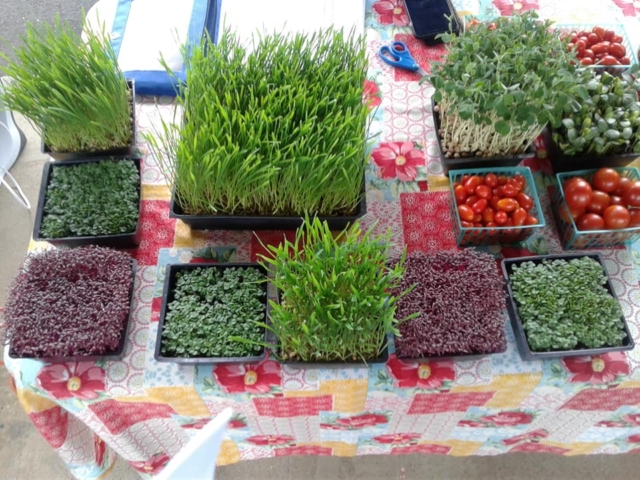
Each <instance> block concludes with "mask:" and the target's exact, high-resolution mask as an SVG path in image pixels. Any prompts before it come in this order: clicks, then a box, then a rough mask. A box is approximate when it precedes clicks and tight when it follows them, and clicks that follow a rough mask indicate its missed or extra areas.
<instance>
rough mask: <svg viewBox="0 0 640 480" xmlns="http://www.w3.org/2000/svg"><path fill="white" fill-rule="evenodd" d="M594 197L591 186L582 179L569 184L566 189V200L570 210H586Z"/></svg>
mask: <svg viewBox="0 0 640 480" xmlns="http://www.w3.org/2000/svg"><path fill="white" fill-rule="evenodd" d="M592 196H593V190H592V189H591V185H589V183H588V182H586V181H585V180H582V179H578V180H576V181H573V182H569V183H568V184H567V186H566V187H565V189H564V198H565V200H566V201H567V205H569V208H576V209H577V208H586V207H587V205H589V203H590V202H591V197H592Z"/></svg>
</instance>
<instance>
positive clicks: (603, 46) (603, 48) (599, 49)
mask: <svg viewBox="0 0 640 480" xmlns="http://www.w3.org/2000/svg"><path fill="white" fill-rule="evenodd" d="M609 48H610V44H609V43H608V42H600V43H596V44H595V45H591V51H592V52H593V53H594V54H596V55H598V54H600V53H609Z"/></svg>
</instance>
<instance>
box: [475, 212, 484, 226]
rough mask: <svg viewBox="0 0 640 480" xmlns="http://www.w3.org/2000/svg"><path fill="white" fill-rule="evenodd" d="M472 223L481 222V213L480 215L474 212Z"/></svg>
mask: <svg viewBox="0 0 640 480" xmlns="http://www.w3.org/2000/svg"><path fill="white" fill-rule="evenodd" d="M473 223H474V225H475V224H476V223H480V224H482V215H480V214H479V213H476V214H475V215H474V216H473Z"/></svg>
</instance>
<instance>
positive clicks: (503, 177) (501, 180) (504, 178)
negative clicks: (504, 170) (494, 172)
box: [498, 175, 509, 185]
mask: <svg viewBox="0 0 640 480" xmlns="http://www.w3.org/2000/svg"><path fill="white" fill-rule="evenodd" d="M508 180H509V179H508V178H507V176H506V175H500V176H498V185H506V183H507V181H508Z"/></svg>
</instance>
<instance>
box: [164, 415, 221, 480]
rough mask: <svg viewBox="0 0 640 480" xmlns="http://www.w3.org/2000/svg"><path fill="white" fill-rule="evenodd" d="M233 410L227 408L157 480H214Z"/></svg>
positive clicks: (193, 439)
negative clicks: (221, 447)
mask: <svg viewBox="0 0 640 480" xmlns="http://www.w3.org/2000/svg"><path fill="white" fill-rule="evenodd" d="M231 415H233V410H231V408H225V409H224V410H223V411H222V412H220V413H219V414H218V415H217V416H216V417H215V418H214V419H212V420H211V421H210V422H209V423H207V424H206V425H205V426H204V427H203V428H202V430H200V431H199V432H198V433H197V434H196V435H195V436H194V437H193V438H192V439H191V440H189V443H187V446H186V447H184V448H183V449H182V450H180V451H179V452H178V454H177V455H176V456H174V457H173V458H172V459H171V460H170V461H169V463H168V464H167V466H166V467H164V469H163V470H162V472H160V474H159V475H157V476H156V477H154V478H155V479H156V480H213V478H214V477H215V470H216V459H217V458H218V453H220V446H221V445H222V440H223V438H224V433H225V431H226V430H227V424H228V423H229V420H231Z"/></svg>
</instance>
